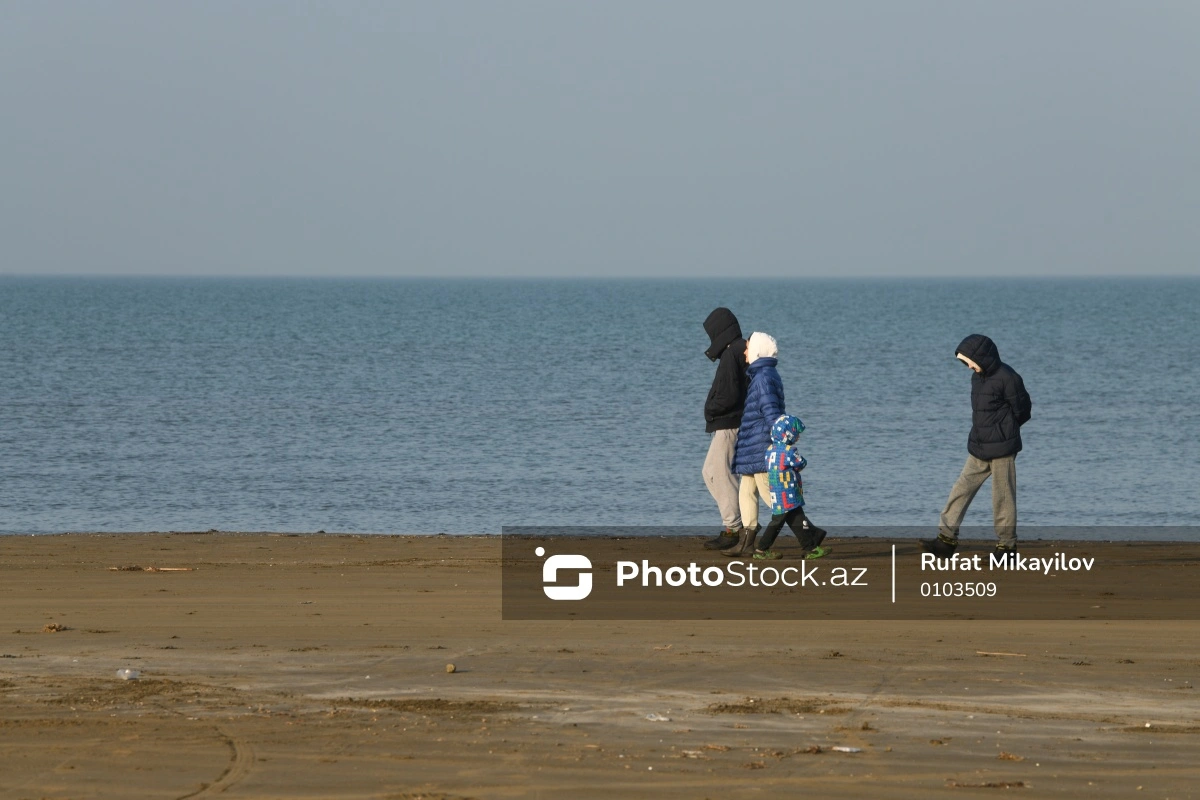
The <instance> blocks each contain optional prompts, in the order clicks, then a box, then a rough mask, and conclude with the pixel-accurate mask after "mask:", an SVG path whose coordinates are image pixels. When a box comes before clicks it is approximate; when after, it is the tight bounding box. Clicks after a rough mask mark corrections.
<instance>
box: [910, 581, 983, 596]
mask: <svg viewBox="0 0 1200 800" xmlns="http://www.w3.org/2000/svg"><path fill="white" fill-rule="evenodd" d="M995 596H996V584H994V583H951V582H950V581H946V582H945V583H922V584H921V597H995Z"/></svg>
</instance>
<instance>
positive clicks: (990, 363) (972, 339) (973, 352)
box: [954, 333, 1000, 375]
mask: <svg viewBox="0 0 1200 800" xmlns="http://www.w3.org/2000/svg"><path fill="white" fill-rule="evenodd" d="M959 353H961V354H963V355H964V356H966V357H967V358H969V359H971V360H972V361H974V362H975V363H976V364H978V365H979V368H980V369H981V370H983V374H984V375H991V374H992V373H993V372H995V371H996V368H997V367H999V366H1000V351H998V350H997V349H996V343H995V342H993V341H992V340H991V339H989V338H988V337H986V336H984V335H983V334H982V333H972V334H971V335H970V336H968V337H967V338H965V339H963V340H962V341H961V342H959V343H958V347H956V348H955V350H954V355H955V356H956V357H957V356H958V354H959Z"/></svg>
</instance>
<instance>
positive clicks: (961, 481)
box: [938, 455, 1017, 547]
mask: <svg viewBox="0 0 1200 800" xmlns="http://www.w3.org/2000/svg"><path fill="white" fill-rule="evenodd" d="M989 476H990V477H991V479H992V524H993V525H994V526H995V528H996V538H997V539H998V540H999V541H998V545H999V546H1000V547H1016V546H1017V457H1016V456H1015V455H1013V456H1005V457H1004V458H993V459H992V460H991V461H984V460H983V459H979V458H976V457H975V456H972V455H968V456H967V463H966V464H964V465H963V468H962V472H961V473H959V476H958V480H956V481H955V482H954V487H953V488H951V489H950V497H949V499H947V500H946V507H945V508H944V509H942V516H941V520H940V525H939V526H938V534H939V536H940V537H941V538H942V539H945V540H946V541H948V542H958V529H959V526H961V525H962V521H963V517H964V516H966V514H967V506H969V505H971V500H973V499H974V498H975V493H976V492H978V491H979V487H981V486H983V482H984V481H986V480H987V479H988V477H989Z"/></svg>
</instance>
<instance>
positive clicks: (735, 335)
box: [704, 307, 742, 361]
mask: <svg viewBox="0 0 1200 800" xmlns="http://www.w3.org/2000/svg"><path fill="white" fill-rule="evenodd" d="M704 332H705V333H707V334H708V341H709V348H708V349H707V350H705V351H704V355H706V356H708V360H709V361H716V360H717V359H718V358H720V357H721V353H723V352H724V351H725V348H726V347H729V345H731V344H733V343H734V342H736V341H737V340H738V339H740V338H742V326H741V325H739V324H738V320H737V317H735V316H734V315H733V312H732V311H730V310H729V309H728V308H724V307H721V308H714V309H713V311H712V313H711V314H709V315H708V319H706V320H704Z"/></svg>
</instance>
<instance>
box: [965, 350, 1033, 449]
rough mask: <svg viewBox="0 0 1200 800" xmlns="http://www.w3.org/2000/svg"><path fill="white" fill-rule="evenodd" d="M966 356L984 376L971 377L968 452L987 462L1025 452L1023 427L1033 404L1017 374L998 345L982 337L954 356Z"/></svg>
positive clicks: (974, 375) (979, 373)
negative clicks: (1001, 353)
mask: <svg viewBox="0 0 1200 800" xmlns="http://www.w3.org/2000/svg"><path fill="white" fill-rule="evenodd" d="M960 353H961V354H962V355H964V356H966V357H967V358H969V359H971V360H972V361H974V362H975V363H976V364H978V365H979V368H980V369H981V370H983V372H976V373H974V374H973V375H972V376H971V435H970V436H969V437H968V438H967V452H968V453H970V454H971V455H973V456H975V457H976V458H980V459H983V460H984V461H991V460H992V459H993V458H1004V457H1005V456H1013V455H1016V454H1017V453H1019V452H1021V426H1022V425H1024V424H1025V423H1026V422H1028V421H1029V417H1030V414H1031V412H1032V409H1033V403H1032V402H1031V401H1030V399H1029V393H1028V392H1026V391H1025V383H1024V382H1023V381H1022V380H1021V376H1020V375H1018V374H1017V372H1016V370H1014V369H1013V368H1012V367H1010V366H1008V365H1007V364H1005V363H1004V362H1002V361H1001V360H1000V353H999V351H997V350H996V343H995V342H993V341H992V340H991V339H989V338H988V337H986V336H984V335H983V334H980V333H973V334H971V335H970V336H968V337H967V338H965V339H963V340H962V342H961V343H960V344H959V345H958V347H957V349H955V351H954V355H955V356H958V355H959V354H960Z"/></svg>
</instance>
